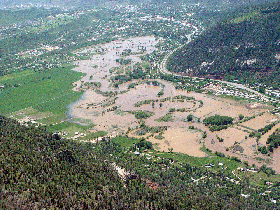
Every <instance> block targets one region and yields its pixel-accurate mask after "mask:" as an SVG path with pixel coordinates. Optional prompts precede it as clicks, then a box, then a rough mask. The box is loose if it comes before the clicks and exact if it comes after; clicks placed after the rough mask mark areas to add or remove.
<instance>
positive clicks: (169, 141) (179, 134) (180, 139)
mask: <svg viewBox="0 0 280 210" xmlns="http://www.w3.org/2000/svg"><path fill="white" fill-rule="evenodd" d="M163 136H164V139H163V140H158V139H155V138H149V141H151V142H152V143H153V144H158V147H159V148H158V150H160V151H164V152H168V151H169V148H172V149H173V152H181V153H184V154H188V155H190V156H195V157H205V153H204V152H203V151H201V150H200V148H201V147H202V143H200V140H201V139H202V134H201V132H199V131H195V130H188V129H183V128H171V129H168V130H167V131H165V132H164V134H163Z"/></svg>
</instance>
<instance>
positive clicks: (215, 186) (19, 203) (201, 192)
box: [0, 117, 280, 209]
mask: <svg viewBox="0 0 280 210" xmlns="http://www.w3.org/2000/svg"><path fill="white" fill-rule="evenodd" d="M120 138H121V139H120ZM118 140H119V141H129V139H127V138H122V137H119V139H118ZM113 141H114V140H113ZM143 143H144V142H142V141H140V142H139V144H138V146H139V147H141V145H142V144H143ZM143 145H144V144H143ZM143 145H142V146H143ZM116 164H117V165H118V166H119V167H120V168H126V170H127V171H128V172H129V173H130V175H129V176H127V177H126V180H124V181H122V180H121V179H120V177H119V174H118V173H117V171H116V170H114V169H116V167H115V168H114V165H116ZM132 171H134V172H133V174H134V175H133V174H132ZM228 176H229V177H232V176H233V175H232V173H231V172H227V171H225V170H224V171H212V170H206V169H205V168H204V167H203V168H198V167H194V166H191V165H189V164H188V163H186V162H177V161H174V160H173V159H172V158H165V159H164V158H159V157H158V156H155V159H154V160H153V159H151V158H149V159H147V158H146V157H145V156H143V157H142V156H140V157H137V156H134V155H133V154H131V153H128V152H127V151H124V150H123V148H121V147H120V146H118V145H117V144H115V143H114V142H107V143H101V144H95V145H94V147H93V144H91V143H87V144H81V143H78V142H74V141H69V140H64V139H60V138H59V137H58V136H56V135H51V134H49V133H48V132H46V131H45V130H44V128H35V127H32V126H30V127H24V126H21V125H19V124H18V123H17V122H16V121H14V120H10V119H7V118H5V117H0V183H1V185H0V186H1V188H0V208H1V209H33V208H39V209H42V208H59V209H64V208H67V209H68V208H75V209H76V208H77V209H113V208H116V209H191V208H192V209H221V208H223V207H225V206H227V207H229V208H231V209H236V208H250V209H260V208H261V209H272V208H277V206H276V205H275V204H273V203H272V202H271V201H270V198H271V197H273V198H278V197H279V196H280V195H279V187H278V186H276V187H272V188H270V190H271V191H272V193H270V196H260V195H259V194H260V192H262V191H264V189H261V188H252V187H250V186H249V183H248V182H247V181H244V182H243V181H242V182H240V183H239V184H236V183H235V182H236V181H232V180H234V179H232V180H231V181H230V180H229V178H227V177H228ZM233 178H234V177H233ZM194 180H197V181H194ZM229 189H230V190H229ZM240 193H244V194H250V195H251V197H250V199H245V198H243V197H242V196H240Z"/></svg>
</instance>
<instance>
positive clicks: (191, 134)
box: [69, 36, 280, 172]
mask: <svg viewBox="0 0 280 210" xmlns="http://www.w3.org/2000/svg"><path fill="white" fill-rule="evenodd" d="M158 41H159V40H156V39H155V37H153V36H146V37H135V38H130V39H126V40H117V41H113V42H110V43H107V44H102V45H97V46H93V47H91V48H87V49H83V50H82V51H80V52H81V53H91V54H92V56H91V59H90V60H82V61H78V62H77V63H76V64H77V67H76V68H75V70H76V71H79V72H83V73H86V76H85V77H83V78H82V79H81V80H80V81H78V82H76V83H75V84H74V86H75V87H74V90H80V87H81V85H83V84H84V83H86V82H100V84H101V86H100V91H102V92H108V91H113V92H117V95H115V96H111V97H105V96H102V95H101V94H98V93H97V92H95V91H94V90H92V89H86V90H84V91H85V93H84V94H83V97H81V98H80V100H78V101H77V102H75V103H73V104H72V105H71V106H69V114H70V116H71V117H73V118H77V119H88V120H90V121H91V122H93V123H94V124H96V126H95V127H94V129H95V131H101V130H102V131H107V132H108V134H115V133H116V134H124V133H126V132H127V130H128V128H129V127H130V128H132V129H133V131H132V132H129V133H128V135H129V136H135V135H136V134H135V133H136V132H135V131H137V126H139V120H138V119H136V118H135V116H134V115H133V114H132V113H130V111H137V110H142V111H149V112H153V116H151V117H149V118H148V119H146V120H145V124H146V125H147V126H168V129H167V130H166V131H164V132H163V133H162V140H159V139H157V138H154V137H155V136H156V135H157V134H155V135H154V136H151V137H149V141H151V142H152V143H154V144H155V145H157V146H156V147H157V149H158V150H160V151H168V149H170V148H172V149H173V151H174V152H182V153H185V154H188V155H191V156H196V157H204V156H205V153H204V152H202V151H201V150H200V148H201V147H202V145H203V143H205V146H206V147H207V148H209V149H211V150H213V151H218V152H222V153H224V154H226V155H230V156H237V157H239V158H240V159H242V160H246V161H248V162H249V163H250V164H253V163H255V164H256V165H261V164H263V162H260V161H259V160H260V158H263V159H264V160H266V161H268V159H270V158H268V157H266V156H262V155H261V154H258V155H256V152H257V145H256V139H255V138H248V136H249V133H248V132H249V131H250V129H251V130H254V129H258V128H260V127H263V126H265V125H267V124H269V123H270V122H271V121H272V120H275V119H276V120H279V117H278V116H274V115H271V114H269V113H265V114H263V115H262V116H261V117H256V118H255V119H253V120H252V123H251V122H250V121H248V122H246V123H243V124H241V125H236V126H232V127H230V128H229V129H226V130H222V131H218V132H210V131H209V129H208V128H207V127H206V126H205V125H204V124H203V123H201V122H202V121H203V119H204V118H205V117H208V116H212V115H215V114H219V115H227V116H231V117H233V118H235V119H236V120H237V119H238V116H239V114H243V115H244V116H245V117H249V116H253V115H258V114H260V113H262V112H267V111H268V110H269V107H267V106H265V105H264V106H260V107H257V108H254V109H252V108H248V107H250V106H248V103H244V102H237V101H234V100H231V99H225V98H219V97H216V96H210V95H206V94H202V93H195V92H187V91H183V90H176V89H175V87H174V86H173V84H171V83H169V82H166V81H163V80H159V79H157V81H158V82H159V83H160V86H154V85H151V84H150V85H148V84H147V83H146V82H147V81H154V80H145V81H139V80H138V81H132V82H135V83H136V82H137V83H139V84H138V85H137V86H136V87H135V88H132V89H128V85H129V84H130V83H131V82H128V83H126V84H123V85H121V86H120V87H119V88H117V89H116V88H114V87H112V86H111V82H110V77H111V76H114V75H115V74H116V73H115V72H113V71H111V72H110V69H112V68H115V67H121V65H120V64H119V63H117V62H116V59H118V58H121V57H123V58H125V59H128V58H129V59H131V60H132V64H135V63H136V62H141V59H140V56H141V55H145V54H147V53H152V52H153V51H154V50H155V49H156V47H155V46H156V44H157V43H158ZM128 49H130V50H131V53H130V54H129V55H128V56H121V54H122V52H125V51H127V50H128ZM141 49H145V50H146V51H141ZM77 53H79V52H77ZM163 87H164V88H163ZM162 88H163V89H164V94H163V95H162V96H161V97H158V96H157V94H158V92H159V91H161V90H162ZM179 95H182V96H186V97H189V98H188V99H184V100H177V99H176V98H175V96H179ZM168 97H170V99H168V100H166V101H164V102H160V101H155V102H154V106H153V105H152V103H150V104H142V105H141V106H139V107H135V103H137V102H140V101H144V100H157V99H158V100H160V99H164V98H168ZM190 97H193V98H194V99H191V98H190ZM200 101H202V102H203V104H201V103H200ZM108 102H111V103H109V104H108ZM160 103H162V104H161V105H160ZM106 104H107V105H106ZM113 107H117V109H116V110H115V109H113ZM170 108H175V109H176V110H179V109H183V108H184V109H185V111H175V112H173V113H172V114H171V118H170V119H169V120H167V121H166V122H163V121H159V119H160V118H162V117H164V116H166V115H167V114H168V113H169V109H170ZM189 114H192V115H193V116H194V119H195V120H194V121H193V122H187V120H186V119H187V116H188V115H189ZM190 126H194V127H195V129H191V128H190ZM242 126H243V127H242ZM250 126H252V128H247V130H246V129H245V128H244V127H250ZM203 132H206V134H207V137H206V138H205V139H203V138H202V134H203ZM147 135H150V134H147ZM147 135H146V136H147ZM146 136H145V137H146ZM137 137H139V136H137ZM217 137H220V138H223V139H224V141H223V142H219V141H218V139H217ZM263 142H264V140H262V141H261V142H260V143H263ZM236 145H239V146H236ZM279 154H280V152H279V150H276V151H275V154H274V157H279V156H280V155H279ZM256 157H260V158H259V159H258V160H257V159H256ZM274 160H275V158H273V159H271V160H270V163H269V164H268V165H270V166H272V167H273V168H274V169H275V170H276V171H277V172H280V167H279V163H278V162H277V161H274Z"/></svg>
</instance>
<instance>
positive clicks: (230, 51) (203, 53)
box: [168, 3, 280, 88]
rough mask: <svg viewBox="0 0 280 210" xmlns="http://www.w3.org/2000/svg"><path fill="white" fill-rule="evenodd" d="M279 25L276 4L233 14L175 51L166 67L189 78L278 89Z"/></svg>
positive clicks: (279, 12)
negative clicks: (203, 78) (202, 78)
mask: <svg viewBox="0 0 280 210" xmlns="http://www.w3.org/2000/svg"><path fill="white" fill-rule="evenodd" d="M279 25H280V5H279V3H275V4H270V5H267V4H266V5H264V6H257V7H247V8H242V9H238V10H235V11H232V12H231V13H230V14H228V15H227V16H226V17H225V18H224V19H223V20H222V21H220V22H219V23H218V24H216V25H215V26H213V27H212V28H210V29H209V30H206V31H204V33H202V34H201V35H200V36H199V37H197V38H196V39H195V40H194V41H193V42H191V43H190V44H188V45H186V46H184V47H183V48H182V50H178V51H177V52H175V53H174V54H173V55H172V56H171V58H170V59H169V62H168V68H169V70H170V71H173V72H184V73H186V74H187V75H190V76H199V77H206V78H217V79H225V80H229V81H233V80H239V81H240V82H242V83H249V84H254V83H256V82H258V83H262V84H266V85H269V86H272V87H274V88H278V87H279V85H280V83H279V81H280V77H279V76H280V73H279V72H280V71H279V68H280V63H279V59H278V58H276V55H277V54H279V40H280V28H279ZM189 69H191V71H187V70H189Z"/></svg>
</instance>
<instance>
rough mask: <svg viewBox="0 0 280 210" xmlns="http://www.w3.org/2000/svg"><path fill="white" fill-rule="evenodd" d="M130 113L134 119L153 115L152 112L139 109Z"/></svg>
mask: <svg viewBox="0 0 280 210" xmlns="http://www.w3.org/2000/svg"><path fill="white" fill-rule="evenodd" d="M132 114H134V115H135V118H136V119H147V118H149V117H151V116H153V115H154V113H153V112H148V111H141V110H139V111H134V112H132Z"/></svg>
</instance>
